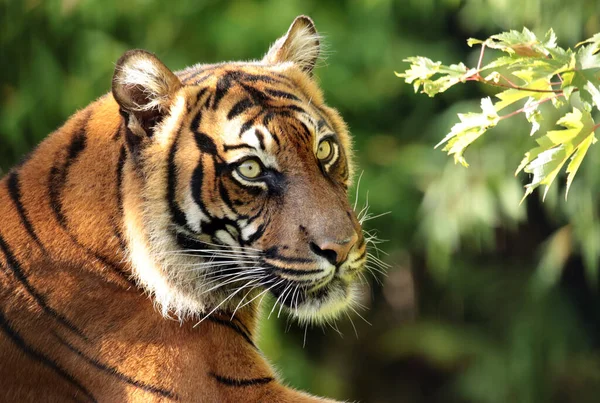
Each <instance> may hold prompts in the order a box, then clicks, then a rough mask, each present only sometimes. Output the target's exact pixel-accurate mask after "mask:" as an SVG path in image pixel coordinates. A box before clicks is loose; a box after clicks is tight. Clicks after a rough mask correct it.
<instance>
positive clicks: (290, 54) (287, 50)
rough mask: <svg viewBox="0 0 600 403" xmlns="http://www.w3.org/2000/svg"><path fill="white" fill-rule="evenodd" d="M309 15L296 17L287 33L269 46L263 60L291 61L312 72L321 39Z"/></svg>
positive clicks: (270, 61)
mask: <svg viewBox="0 0 600 403" xmlns="http://www.w3.org/2000/svg"><path fill="white" fill-rule="evenodd" d="M320 38H321V37H320V35H319V34H318V33H317V29H316V28H315V24H314V22H313V20H311V19H310V17H307V16H305V15H301V16H299V17H296V19H295V20H294V22H292V25H290V29H288V31H287V33H286V34H285V35H284V36H282V37H281V38H279V39H277V41H276V42H275V43H274V44H273V45H272V46H271V48H270V49H269V51H268V52H267V54H266V55H265V57H264V58H263V62H266V63H268V64H278V63H285V62H292V63H294V64H295V65H297V66H298V67H300V69H301V70H303V71H304V72H306V73H308V74H312V71H313V68H314V67H315V64H316V63H317V60H318V58H319V54H320V53H321V40H320Z"/></svg>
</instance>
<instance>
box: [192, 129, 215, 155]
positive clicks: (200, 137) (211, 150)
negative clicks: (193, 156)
mask: <svg viewBox="0 0 600 403" xmlns="http://www.w3.org/2000/svg"><path fill="white" fill-rule="evenodd" d="M194 139H195V140H196V144H197V145H198V149H199V150H200V151H202V152H203V153H206V154H210V155H217V146H216V145H215V142H214V141H213V139H211V138H210V137H209V136H208V134H206V133H202V132H196V133H194Z"/></svg>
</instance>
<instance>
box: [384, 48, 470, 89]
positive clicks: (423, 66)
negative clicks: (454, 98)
mask: <svg viewBox="0 0 600 403" xmlns="http://www.w3.org/2000/svg"><path fill="white" fill-rule="evenodd" d="M404 61H405V62H409V63H411V65H410V68H409V69H408V70H406V71H404V73H398V72H394V73H395V74H396V76H397V77H400V78H404V82H406V83H407V84H413V87H414V89H415V92H417V91H418V90H419V88H421V86H422V87H423V92H424V93H426V94H427V95H429V96H430V97H432V96H434V95H436V94H439V93H440V92H444V91H446V90H447V89H448V88H450V87H451V86H453V85H454V84H457V83H459V82H464V81H465V80H466V79H467V78H468V77H470V76H472V75H474V74H475V73H476V71H475V69H470V70H469V69H467V67H466V66H465V65H464V64H462V63H459V64H451V65H449V66H446V65H443V64H442V63H441V62H434V61H433V60H431V59H428V58H426V57H422V56H417V57H409V58H407V59H405V60H404ZM437 75H439V76H438V77H437V78H436V79H433V77H434V76H437Z"/></svg>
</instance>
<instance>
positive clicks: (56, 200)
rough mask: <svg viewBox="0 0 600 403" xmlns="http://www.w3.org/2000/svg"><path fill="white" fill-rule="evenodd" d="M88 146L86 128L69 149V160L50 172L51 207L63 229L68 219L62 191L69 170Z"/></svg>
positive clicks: (72, 141) (78, 134) (80, 132)
mask: <svg viewBox="0 0 600 403" xmlns="http://www.w3.org/2000/svg"><path fill="white" fill-rule="evenodd" d="M85 146H86V131H85V126H84V127H83V128H82V129H81V130H80V131H79V132H77V133H76V134H75V135H74V136H73V139H72V140H71V143H70V144H69V147H68V152H67V158H66V160H65V162H64V164H63V166H62V169H59V168H58V167H57V166H56V165H55V166H53V167H52V169H51V170H50V177H49V179H48V185H49V189H48V191H49V196H50V207H51V208H52V211H53V212H54V215H55V216H56V219H57V220H58V222H59V224H60V225H61V227H63V228H66V226H67V219H66V217H65V215H64V213H63V211H62V201H61V200H60V196H61V192H62V189H63V187H64V185H65V182H66V180H67V176H68V174H69V168H70V167H71V165H73V162H75V160H76V159H77V157H78V156H79V154H81V152H82V151H83V150H84V149H85Z"/></svg>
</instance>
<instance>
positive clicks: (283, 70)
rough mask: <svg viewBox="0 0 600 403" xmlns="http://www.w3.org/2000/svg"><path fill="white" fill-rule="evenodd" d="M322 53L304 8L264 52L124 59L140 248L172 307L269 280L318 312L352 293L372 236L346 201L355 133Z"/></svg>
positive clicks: (252, 297) (128, 200) (117, 87)
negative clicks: (206, 61)
mask: <svg viewBox="0 0 600 403" xmlns="http://www.w3.org/2000/svg"><path fill="white" fill-rule="evenodd" d="M319 52H320V39H319V35H318V34H317V32H316V30H315V27H314V25H313V22H312V21H311V20H310V19H309V18H308V17H304V16H301V17H298V18H296V20H295V21H294V22H293V23H292V25H291V27H290V28H289V30H288V32H287V33H286V34H285V35H284V36H283V37H281V38H280V39H278V40H277V41H276V42H275V43H274V44H273V45H272V47H271V48H270V49H269V51H268V52H267V54H266V55H265V56H264V58H263V59H262V60H260V61H251V62H231V63H222V64H215V65H195V66H192V67H189V68H187V69H185V70H183V71H180V72H177V73H173V72H171V71H170V70H169V69H168V68H167V67H166V66H165V65H164V64H163V63H162V62H160V61H159V60H158V59H157V58H156V57H155V56H154V55H152V54H150V53H148V52H145V51H141V50H134V51H129V52H127V53H125V54H124V55H123V56H122V57H121V59H120V60H119V61H118V63H117V66H116V69H115V75H114V77H113V88H112V94H113V97H114V99H115V100H116V101H117V103H118V105H119V108H120V113H121V115H122V117H123V125H124V127H125V130H126V139H127V146H128V150H129V155H130V156H131V158H128V160H127V166H128V169H127V172H128V174H127V175H126V176H125V179H124V182H125V183H124V185H125V186H124V189H126V191H125V194H124V208H125V227H126V234H127V238H128V249H129V260H130V261H131V264H132V270H133V275H134V277H135V278H136V280H137V281H138V282H139V283H140V285H141V286H142V287H143V288H144V289H145V290H146V291H147V292H148V293H150V294H151V295H153V297H154V299H155V301H156V303H157V304H158V306H159V307H160V309H161V310H162V312H163V314H165V315H168V314H169V313H174V314H176V315H177V316H178V317H180V318H182V317H186V316H190V315H191V316H197V317H202V316H204V315H207V314H209V313H211V312H212V311H214V310H229V311H230V312H231V310H236V309H242V307H244V306H246V305H247V304H250V305H251V306H252V304H253V303H256V302H258V301H260V300H261V299H262V296H264V295H266V294H267V293H272V294H273V295H274V298H275V299H276V301H277V303H279V304H281V306H282V307H283V306H285V307H287V309H288V310H289V311H291V312H292V313H293V314H294V315H296V316H297V317H298V318H300V319H303V320H321V319H327V318H329V317H332V316H335V315H337V314H338V313H339V312H341V311H342V310H343V309H344V308H345V307H347V306H348V305H349V304H350V303H351V302H352V301H353V300H354V299H355V297H356V294H357V292H358V291H357V290H358V287H357V278H358V276H359V274H360V273H361V271H362V270H363V267H364V265H365V260H366V251H365V247H366V243H365V238H364V237H363V233H362V230H361V226H360V223H359V222H358V220H357V217H356V214H355V212H354V210H353V208H352V207H351V206H350V204H349V202H348V195H347V190H348V186H349V184H350V178H351V177H352V173H353V169H352V150H351V141H350V137H349V133H348V131H347V128H346V125H345V124H344V122H343V120H342V119H341V117H340V115H339V114H338V113H337V112H336V111H335V110H334V109H332V108H330V107H328V106H326V105H325V104H324V101H323V96H322V94H321V91H320V90H319V88H318V87H317V85H316V83H315V81H314V80H313V78H312V70H313V68H314V66H315V63H316V62H317V59H318V57H319ZM259 298H260V299H259ZM276 306H277V305H276ZM280 309H281V308H280Z"/></svg>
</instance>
